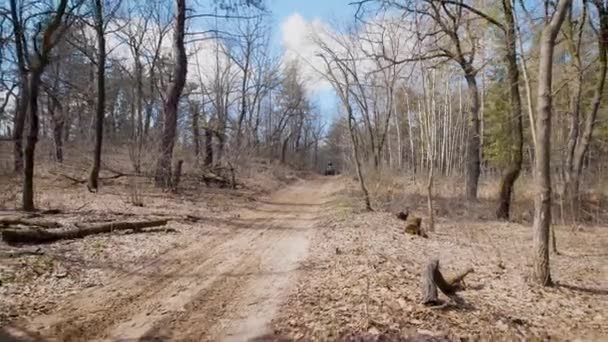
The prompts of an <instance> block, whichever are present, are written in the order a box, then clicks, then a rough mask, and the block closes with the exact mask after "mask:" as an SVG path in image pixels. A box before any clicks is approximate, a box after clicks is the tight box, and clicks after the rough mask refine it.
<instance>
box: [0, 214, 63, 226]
mask: <svg viewBox="0 0 608 342" xmlns="http://www.w3.org/2000/svg"><path fill="white" fill-rule="evenodd" d="M17 225H19V226H32V227H42V228H60V227H62V225H61V223H59V222H55V221H43V220H30V219H25V218H19V217H5V218H1V219H0V226H5V227H6V226H17Z"/></svg>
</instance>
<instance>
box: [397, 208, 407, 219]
mask: <svg viewBox="0 0 608 342" xmlns="http://www.w3.org/2000/svg"><path fill="white" fill-rule="evenodd" d="M409 215H410V213H409V211H407V210H406V211H400V212H399V213H398V214H397V218H398V219H400V220H401V221H407V217H408V216H409Z"/></svg>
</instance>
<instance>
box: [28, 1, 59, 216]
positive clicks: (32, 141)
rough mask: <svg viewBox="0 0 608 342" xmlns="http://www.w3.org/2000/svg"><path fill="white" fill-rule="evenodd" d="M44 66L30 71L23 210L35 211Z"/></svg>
mask: <svg viewBox="0 0 608 342" xmlns="http://www.w3.org/2000/svg"><path fill="white" fill-rule="evenodd" d="M66 1H67V0H66ZM41 75H42V67H40V66H39V67H37V68H36V69H34V70H32V71H30V75H29V77H28V83H27V89H28V90H27V93H28V103H27V111H26V113H27V117H28V119H29V124H30V126H29V131H28V135H27V141H26V145H25V167H24V169H23V210H24V211H34V210H35V209H36V207H35V205H34V155H35V152H36V143H37V142H38V129H39V120H38V92H39V89H40V77H41Z"/></svg>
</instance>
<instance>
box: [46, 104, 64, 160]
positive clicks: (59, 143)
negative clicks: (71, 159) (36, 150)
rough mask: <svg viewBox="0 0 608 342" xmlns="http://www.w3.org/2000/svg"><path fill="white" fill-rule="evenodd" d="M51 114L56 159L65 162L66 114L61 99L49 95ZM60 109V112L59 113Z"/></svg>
mask: <svg viewBox="0 0 608 342" xmlns="http://www.w3.org/2000/svg"><path fill="white" fill-rule="evenodd" d="M48 111H49V116H50V117H51V121H52V125H53V143H54V145H55V159H56V160H57V162H59V163H63V127H64V125H65V114H64V113H63V108H62V107H61V105H60V103H59V101H58V100H57V99H56V98H55V97H54V96H51V95H49V108H48ZM57 111H59V113H57Z"/></svg>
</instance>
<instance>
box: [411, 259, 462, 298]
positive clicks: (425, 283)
mask: <svg viewBox="0 0 608 342" xmlns="http://www.w3.org/2000/svg"><path fill="white" fill-rule="evenodd" d="M472 272H473V269H472V268H469V269H467V270H466V271H464V272H461V273H459V274H457V275H455V276H453V277H450V278H448V280H446V279H445V278H444V276H443V274H441V271H440V270H439V260H438V259H433V260H431V261H430V262H429V263H428V264H427V266H426V268H425V270H424V272H423V274H422V304H425V305H438V304H441V301H440V300H439V298H438V295H437V288H439V290H441V292H443V293H444V294H445V295H446V296H448V297H450V298H452V297H453V296H454V295H455V294H456V292H457V291H460V290H462V289H463V285H462V282H463V280H464V278H465V277H466V276H467V275H468V274H469V273H472Z"/></svg>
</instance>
